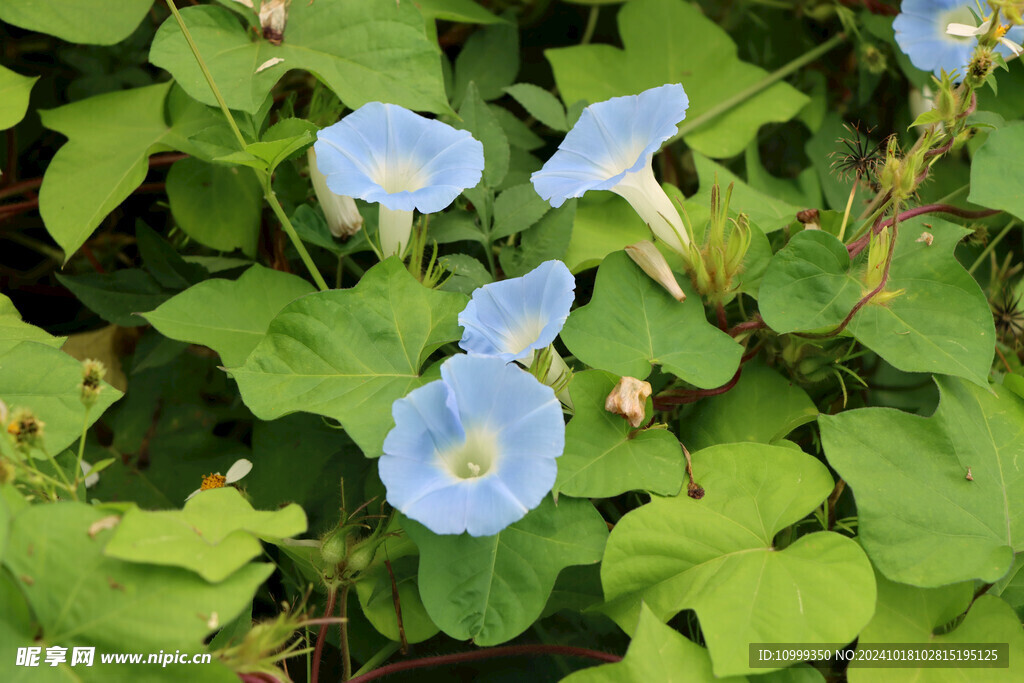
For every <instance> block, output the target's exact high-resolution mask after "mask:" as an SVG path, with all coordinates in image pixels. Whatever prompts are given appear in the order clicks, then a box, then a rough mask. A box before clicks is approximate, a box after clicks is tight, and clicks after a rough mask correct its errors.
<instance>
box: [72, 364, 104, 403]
mask: <svg viewBox="0 0 1024 683" xmlns="http://www.w3.org/2000/svg"><path fill="white" fill-rule="evenodd" d="M106 374H107V368H106V366H105V365H103V363H101V362H100V361H98V360H93V359H91V358H89V359H86V360H84V361H82V383H81V384H79V385H78V387H79V389H80V390H81V392H82V403H84V404H85V405H86V406H91V405H92V404H93V403H95V402H96V399H97V397H99V395H100V392H101V391H103V378H104V376H106Z"/></svg>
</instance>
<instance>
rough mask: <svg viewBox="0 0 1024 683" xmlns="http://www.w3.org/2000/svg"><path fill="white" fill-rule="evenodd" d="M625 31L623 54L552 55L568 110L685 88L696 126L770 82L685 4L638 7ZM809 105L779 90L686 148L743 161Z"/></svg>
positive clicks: (738, 109)
mask: <svg viewBox="0 0 1024 683" xmlns="http://www.w3.org/2000/svg"><path fill="white" fill-rule="evenodd" d="M618 23H619V35H620V36H621V38H622V44H623V46H624V48H625V49H623V50H620V49H618V48H616V47H612V46H611V45H579V46H575V47H567V48H557V49H549V50H545V52H544V54H545V56H546V57H547V58H548V61H549V62H550V63H551V67H552V69H553V70H554V72H555V83H556V84H557V85H558V90H559V92H560V94H561V96H562V101H563V102H565V104H566V105H571V104H572V103H574V102H576V101H578V100H586V101H588V102H590V103H591V104H593V103H595V102H601V101H604V100H607V99H609V98H611V97H617V96H620V95H634V94H636V93H639V92H641V91H643V90H647V89H649V88H654V87H657V86H660V85H664V84H665V83H682V84H683V87H684V88H685V89H686V93H687V95H688V96H689V98H690V109H689V111H687V113H686V117H687V119H688V120H691V121H692V120H693V119H695V118H697V117H698V116H700V115H701V114H703V113H704V112H705V111H707V110H708V109H710V108H711V107H713V106H715V105H716V104H718V103H719V102H721V101H723V100H725V99H728V98H729V97H731V96H733V95H736V94H738V93H739V92H740V91H742V90H744V89H745V88H748V87H750V86H751V85H753V84H754V83H757V82H758V81H760V80H761V79H763V78H765V77H766V76H767V75H768V73H767V72H766V71H764V70H763V69H761V68H759V67H756V66H754V65H752V64H748V63H746V62H742V61H740V60H739V59H738V58H737V56H736V45H735V43H733V41H732V39H731V38H730V37H729V35H728V34H727V33H726V32H725V30H723V29H722V28H721V27H720V26H718V25H717V24H716V23H715V22H713V21H712V20H711V19H709V18H707V17H705V16H704V15H703V14H702V13H701V11H700V9H699V8H698V7H696V6H694V5H691V4H689V3H687V2H682V0H632V1H631V2H629V3H627V4H626V5H625V6H624V7H623V8H622V9H621V10H619V14H618ZM807 102H808V98H807V97H806V96H805V95H803V94H802V93H800V92H799V91H797V90H795V89H794V88H793V87H792V86H790V85H788V84H786V83H776V84H774V85H772V86H769V87H768V88H766V89H765V90H762V91H761V92H760V93H758V94H757V95H755V96H753V97H751V98H750V99H748V100H746V101H744V102H743V103H741V104H739V105H737V106H735V107H733V108H732V109H730V110H729V111H727V112H725V113H724V114H721V115H719V116H717V117H715V119H714V120H713V121H709V122H708V123H706V124H704V125H702V126H701V127H699V128H697V129H695V130H693V131H692V132H690V133H689V134H688V135H687V136H686V142H687V144H688V145H690V147H692V148H693V149H694V150H696V151H697V152H700V153H701V154H704V155H706V156H710V157H714V158H726V157H731V156H735V155H737V154H739V153H740V152H742V151H743V149H744V148H745V147H746V146H747V144H748V143H749V142H750V141H751V140H752V139H753V138H754V136H755V135H756V134H757V131H758V129H759V128H760V127H761V126H762V125H763V124H765V123H769V122H773V121H788V120H789V119H790V118H791V117H793V116H794V115H796V113H797V112H798V111H800V109H802V108H803V106H804V105H805V104H806V103H807ZM684 125H685V123H684Z"/></svg>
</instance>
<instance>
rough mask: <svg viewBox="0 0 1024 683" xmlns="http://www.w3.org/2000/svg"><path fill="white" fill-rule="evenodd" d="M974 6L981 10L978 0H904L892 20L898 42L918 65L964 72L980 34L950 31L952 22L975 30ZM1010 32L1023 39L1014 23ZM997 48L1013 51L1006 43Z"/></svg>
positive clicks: (938, 70) (937, 71)
mask: <svg viewBox="0 0 1024 683" xmlns="http://www.w3.org/2000/svg"><path fill="white" fill-rule="evenodd" d="M972 8H974V9H975V11H977V8H978V5H977V4H976V3H975V2H974V0H966V1H965V0H903V4H902V5H901V6H900V14H899V15H898V16H897V17H896V19H894V20H893V22H892V27H893V30H894V31H895V32H896V43H897V44H898V45H899V46H900V49H901V50H903V52H904V53H906V55H907V57H909V58H910V61H911V63H912V64H913V65H914V66H916V67H917V68H918V69H921V70H923V71H931V72H932V73H934V74H935V75H936V76H940V75H941V74H942V72H943V71H945V72H946V73H952V72H953V71H957V70H959V71H960V72H961V73H962V72H963V70H964V68H966V67H967V65H968V64H970V62H971V56H972V55H973V53H974V48H975V47H976V46H977V45H978V39H977V34H975V33H973V32H972V33H971V34H970V35H964V34H962V33H949V32H947V31H948V29H949V28H950V25H956V26H969V27H970V28H971V29H972V30H973V29H974V22H975V19H974V15H973V14H971V9H972ZM986 30H987V29H986ZM1010 33H1011V36H1010V38H1012V39H1013V40H1015V41H1016V42H1020V39H1021V36H1022V35H1024V29H1022V28H1021V27H1019V26H1018V27H1014V28H1013V29H1011V31H1010ZM997 49H998V51H999V52H1000V53H1002V54H1003V56H1004V57H1005V56H1008V55H1009V54H1010V50H1009V49H1008V48H1006V47H1004V46H1003V45H1000V46H999V47H998V48H997Z"/></svg>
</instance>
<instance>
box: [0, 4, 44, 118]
mask: <svg viewBox="0 0 1024 683" xmlns="http://www.w3.org/2000/svg"><path fill="white" fill-rule="evenodd" d="M2 13H3V10H2V9H0V14H2ZM38 80H39V76H22V75H21V74H17V73H15V72H13V71H11V70H10V69H8V68H6V67H4V66H2V65H0V130H5V129H7V128H11V127H13V126H14V125H15V124H17V123H18V122H19V121H21V120H22V119H23V118H25V112H26V111H28V100H29V95H31V94H32V86H33V85H35V83H36V81H38Z"/></svg>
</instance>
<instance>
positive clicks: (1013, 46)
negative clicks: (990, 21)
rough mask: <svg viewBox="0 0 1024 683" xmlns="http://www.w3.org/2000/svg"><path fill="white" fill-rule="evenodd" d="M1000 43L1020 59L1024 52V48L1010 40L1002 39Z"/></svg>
mask: <svg viewBox="0 0 1024 683" xmlns="http://www.w3.org/2000/svg"><path fill="white" fill-rule="evenodd" d="M999 42H1000V43H1002V44H1003V45H1005V46H1006V47H1008V48H1009V49H1010V52H1012V53H1013V54H1015V55H1017V56H1018V57H1020V55H1021V53H1022V52H1024V47H1021V46H1020V45H1018V44H1017V43H1015V42H1013V41H1012V40H1010V39H1009V38H1000V39H999Z"/></svg>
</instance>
